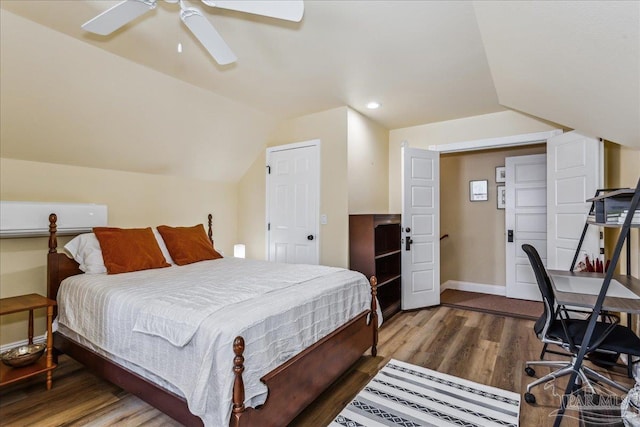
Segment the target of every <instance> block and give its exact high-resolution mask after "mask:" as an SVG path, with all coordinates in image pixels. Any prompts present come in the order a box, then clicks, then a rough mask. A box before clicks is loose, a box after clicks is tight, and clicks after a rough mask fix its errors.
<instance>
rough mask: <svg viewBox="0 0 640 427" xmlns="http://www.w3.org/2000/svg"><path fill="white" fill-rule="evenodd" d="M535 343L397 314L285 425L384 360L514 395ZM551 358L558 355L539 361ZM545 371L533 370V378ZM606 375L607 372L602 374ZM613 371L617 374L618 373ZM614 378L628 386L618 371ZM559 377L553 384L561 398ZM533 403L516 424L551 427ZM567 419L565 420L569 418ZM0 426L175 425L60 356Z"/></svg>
mask: <svg viewBox="0 0 640 427" xmlns="http://www.w3.org/2000/svg"><path fill="white" fill-rule="evenodd" d="M541 348H542V345H541V343H540V341H539V340H538V339H537V338H536V337H535V335H534V333H533V321H530V320H523V319H516V318H512V317H504V316H497V315H493V314H485V313H479V312H473V311H466V310H458V309H453V308H447V307H436V308H432V309H425V310H419V311H413V312H406V313H399V314H397V315H396V316H394V317H393V318H392V319H391V320H390V321H389V322H387V323H386V324H385V325H384V326H383V328H382V329H381V331H380V342H379V347H378V357H375V358H372V357H370V356H365V357H362V358H361V359H360V360H359V361H358V362H357V363H356V365H355V366H354V368H353V369H352V370H351V371H350V372H348V373H346V374H345V375H343V377H342V378H341V379H340V380H339V381H337V382H336V383H335V384H334V385H333V386H332V387H331V388H330V389H329V390H327V391H326V392H325V393H324V394H323V395H322V396H321V397H320V398H319V399H317V400H316V401H315V402H314V403H313V404H312V405H311V406H310V407H309V408H307V409H306V410H305V411H304V412H303V413H302V414H300V416H298V418H296V420H295V421H294V423H292V425H293V426H304V427H315V426H318V427H323V426H326V425H327V424H328V423H329V422H331V420H332V419H333V418H334V417H335V416H336V415H337V414H338V413H339V412H340V411H341V409H342V408H343V407H344V406H346V405H347V404H348V402H349V401H351V399H353V397H354V396H355V395H356V394H357V393H358V391H359V390H360V389H361V388H363V387H364V385H365V384H366V383H367V382H368V381H369V380H370V379H371V378H372V377H373V375H375V373H376V372H377V371H378V370H379V369H380V368H381V367H382V366H384V364H385V363H387V361H388V360H389V359H391V358H394V359H398V360H403V361H406V362H409V363H413V364H416V365H420V366H424V367H426V368H429V369H434V370H437V371H439V372H444V373H448V374H451V375H455V376H458V377H462V378H466V379H469V380H471V381H476V382H479V383H482V384H487V385H491V386H494V387H499V388H502V389H506V390H511V391H515V392H517V393H522V392H523V391H524V390H525V387H526V384H527V383H529V382H530V381H531V378H530V377H528V376H526V375H525V374H524V363H525V361H526V360H536V359H537V358H538V355H539V353H540V349H541ZM553 357H556V358H559V357H560V356H553V355H551V356H550V357H547V359H551V358H553ZM547 372H549V370H548V369H545V368H538V369H537V373H538V375H541V374H542V375H544V374H545V373H547ZM608 372H610V371H608ZM618 372H619V373H618ZM610 374H611V376H612V378H614V379H615V380H616V381H620V382H624V383H626V384H629V385H630V384H631V382H630V380H629V379H628V378H626V375H624V373H622V371H617V372H616V373H611V372H610ZM565 386H566V379H565V380H564V381H563V380H557V385H556V387H557V389H558V391H556V393H560V394H561V393H562V392H563V391H564V387H565ZM534 394H535V395H536V398H537V404H536V405H529V404H527V403H525V402H524V400H523V402H522V404H521V409H520V425H521V426H523V427H528V426H547V425H552V424H553V420H554V418H553V411H555V410H556V408H557V407H558V405H559V398H558V397H557V395H554V390H553V388H545V387H544V386H539V387H537V388H536V389H534ZM567 415H568V416H567V417H565V420H564V421H563V424H562V425H563V426H577V425H578V422H577V420H576V419H575V417H577V415H578V414H577V413H576V412H575V411H568V412H567ZM572 417H573V418H572ZM0 425H2V426H21V427H22V426H86V425H91V426H116V425H118V426H122V425H124V426H179V425H180V424H178V423H177V422H176V421H174V420H173V419H172V418H169V417H168V416H166V415H164V414H163V413H162V412H160V411H159V410H157V409H155V408H153V407H151V406H149V405H148V404H146V403H145V402H143V401H142V400H140V399H138V398H137V397H135V396H132V395H130V394H128V393H126V392H124V391H122V390H121V389H119V388H118V387H116V386H114V385H112V384H110V383H107V382H105V381H102V380H101V379H99V378H97V377H95V376H94V375H92V374H90V373H89V372H88V371H87V370H85V369H84V368H83V367H82V365H80V364H78V363H77V362H75V361H74V360H72V359H70V358H68V357H66V356H62V357H61V358H60V366H59V367H58V368H57V369H56V370H55V371H54V374H53V388H52V389H51V390H50V391H47V390H46V389H45V385H44V379H43V378H41V377H36V378H35V379H31V380H26V381H24V382H20V383H17V384H14V385H11V386H7V387H4V388H3V389H1V390H0Z"/></svg>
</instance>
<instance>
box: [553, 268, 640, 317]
mask: <svg viewBox="0 0 640 427" xmlns="http://www.w3.org/2000/svg"><path fill="white" fill-rule="evenodd" d="M548 272H549V276H551V279H552V280H551V283H552V285H553V291H554V293H555V296H556V300H557V302H558V304H560V305H571V306H576V307H586V308H589V309H592V308H593V307H594V306H595V305H596V300H597V299H598V293H599V292H600V287H601V286H602V283H603V280H604V274H603V273H578V272H569V271H562V270H548ZM556 282H557V283H556ZM581 282H582V285H583V288H584V289H583V291H582V292H578V289H580V287H581ZM602 310H605V311H616V312H621V313H635V314H640V280H639V279H636V278H635V277H633V276H627V275H614V276H613V278H612V280H611V283H610V285H609V292H607V296H606V297H605V299H604V302H603V304H602Z"/></svg>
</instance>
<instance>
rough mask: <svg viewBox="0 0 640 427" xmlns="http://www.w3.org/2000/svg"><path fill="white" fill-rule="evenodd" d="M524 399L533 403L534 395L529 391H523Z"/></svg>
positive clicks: (534, 401)
mask: <svg viewBox="0 0 640 427" xmlns="http://www.w3.org/2000/svg"><path fill="white" fill-rule="evenodd" d="M524 401H525V402H527V403H529V404H531V405H533V404H534V403H536V397H535V396H534V395H533V394H531V393H525V394H524Z"/></svg>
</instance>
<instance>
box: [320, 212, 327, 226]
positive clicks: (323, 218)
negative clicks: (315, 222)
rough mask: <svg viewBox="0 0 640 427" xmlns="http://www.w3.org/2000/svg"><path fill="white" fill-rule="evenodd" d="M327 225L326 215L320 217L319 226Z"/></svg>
mask: <svg viewBox="0 0 640 427" xmlns="http://www.w3.org/2000/svg"><path fill="white" fill-rule="evenodd" d="M326 223H327V214H322V215H320V224H322V225H326Z"/></svg>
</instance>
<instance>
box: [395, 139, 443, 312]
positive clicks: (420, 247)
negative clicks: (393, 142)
mask: <svg viewBox="0 0 640 427" xmlns="http://www.w3.org/2000/svg"><path fill="white" fill-rule="evenodd" d="M439 235H440V154H439V153H438V152H437V151H428V150H420V149H417V148H409V147H403V148H402V298H401V306H402V309H403V310H411V309H415V308H420V307H428V306H432V305H438V304H440V239H439Z"/></svg>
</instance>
